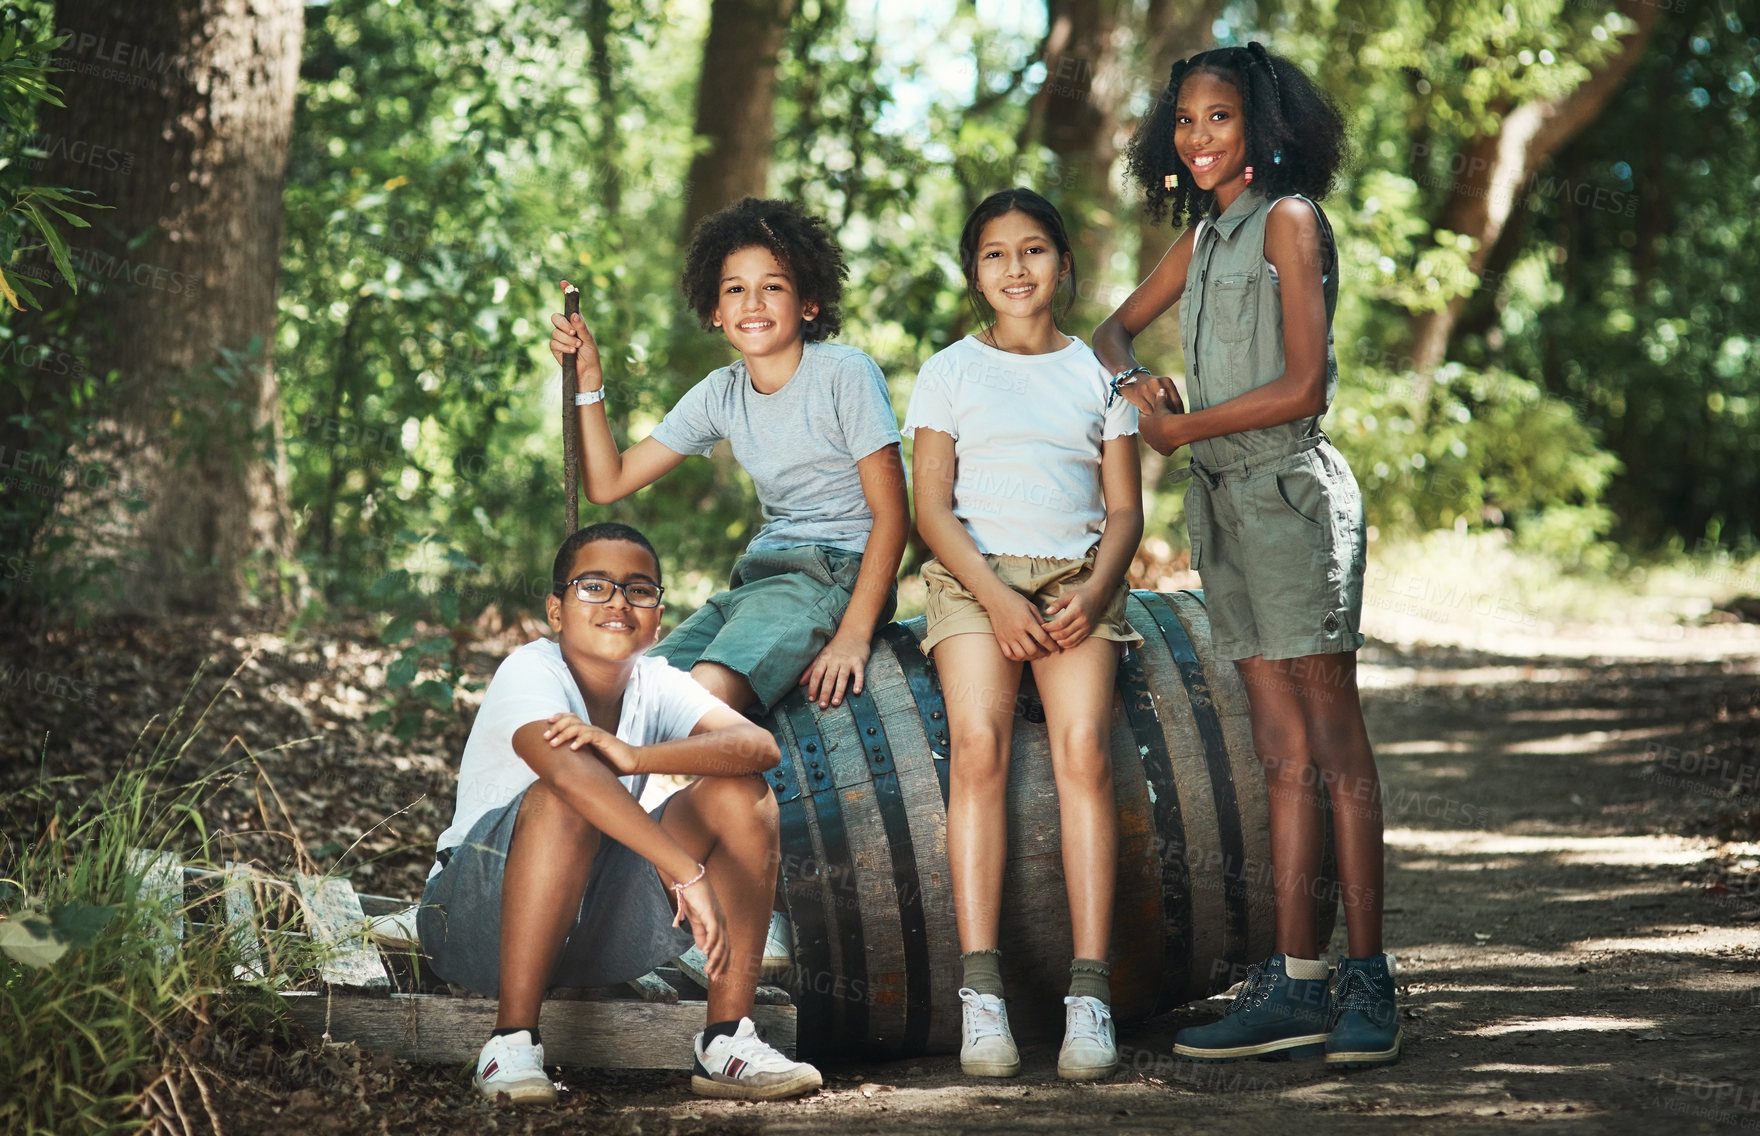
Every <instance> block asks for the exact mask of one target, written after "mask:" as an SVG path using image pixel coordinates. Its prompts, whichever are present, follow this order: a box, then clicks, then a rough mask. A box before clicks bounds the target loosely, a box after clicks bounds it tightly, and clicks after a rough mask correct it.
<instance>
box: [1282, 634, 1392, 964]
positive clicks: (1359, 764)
mask: <svg viewBox="0 0 1760 1136" xmlns="http://www.w3.org/2000/svg"><path fill="white" fill-rule="evenodd" d="M1277 665H1278V667H1279V668H1280V669H1281V670H1283V671H1284V672H1285V673H1286V674H1287V675H1288V676H1290V679H1291V682H1292V685H1293V686H1294V689H1295V692H1296V697H1297V699H1298V700H1299V701H1300V702H1301V708H1302V718H1303V721H1304V723H1305V724H1306V727H1307V735H1308V752H1309V754H1310V756H1311V758H1312V760H1313V762H1314V764H1315V765H1316V766H1317V767H1318V768H1319V771H1320V776H1319V778H1318V779H1317V784H1319V785H1323V786H1325V787H1326V788H1327V789H1328V791H1329V792H1330V793H1331V796H1332V809H1333V811H1332V831H1333V843H1334V846H1335V847H1336V848H1337V851H1338V882H1339V885H1340V887H1341V889H1342V890H1343V892H1344V922H1345V932H1346V935H1347V937H1348V939H1349V949H1350V957H1351V958H1369V957H1370V956H1372V955H1378V954H1380V953H1381V909H1382V904H1383V901H1384V898H1385V895H1384V892H1383V874H1384V870H1385V864H1384V861H1383V856H1384V848H1383V843H1382V819H1381V778H1380V775H1379V774H1378V773H1377V771H1376V769H1375V752H1374V750H1373V749H1372V748H1370V745H1369V731H1368V728H1367V727H1366V726H1365V725H1364V724H1363V706H1362V703H1361V701H1360V700H1359V698H1358V695H1357V655H1356V652H1354V651H1347V652H1341V653H1338V654H1331V655H1309V656H1307V657H1306V658H1301V659H1289V660H1287V661H1285V662H1282V663H1279V664H1277ZM1316 805H1318V801H1316Z"/></svg>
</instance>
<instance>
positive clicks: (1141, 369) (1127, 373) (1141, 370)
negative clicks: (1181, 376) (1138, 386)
mask: <svg viewBox="0 0 1760 1136" xmlns="http://www.w3.org/2000/svg"><path fill="white" fill-rule="evenodd" d="M1154 373H1155V372H1153V371H1151V370H1150V369H1149V368H1147V367H1145V366H1143V365H1142V364H1141V363H1138V364H1137V365H1136V366H1135V367H1130V368H1128V369H1126V370H1123V371H1120V372H1119V373H1118V374H1116V375H1114V376H1112V384H1111V386H1109V387H1108V388H1107V391H1106V409H1108V410H1111V409H1112V401H1113V400H1114V399H1116V398H1117V397H1118V388H1119V387H1121V386H1123V385H1124V383H1125V380H1127V379H1129V378H1130V377H1131V376H1132V375H1138V374H1142V375H1152V374H1154Z"/></svg>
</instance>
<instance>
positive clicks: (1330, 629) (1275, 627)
mask: <svg viewBox="0 0 1760 1136" xmlns="http://www.w3.org/2000/svg"><path fill="white" fill-rule="evenodd" d="M1186 525H1187V527H1188V528H1189V529H1190V531H1191V537H1192V567H1193V568H1195V569H1197V572H1198V576H1199V578H1200V579H1202V580H1203V582H1204V606H1205V608H1206V609H1207V610H1208V611H1209V614H1210V638H1211V641H1212V642H1213V643H1214V644H1215V648H1216V653H1217V655H1219V656H1220V657H1222V658H1224V659H1231V660H1239V659H1248V658H1252V657H1253V656H1255V655H1259V656H1263V657H1264V658H1267V659H1293V658H1299V657H1301V656H1303V655H1328V654H1337V653H1339V652H1341V651H1355V650H1356V649H1357V648H1359V647H1361V646H1362V645H1363V639H1364V637H1363V633H1362V632H1361V631H1360V630H1359V629H1358V628H1359V625H1360V624H1361V622H1362V617H1363V563H1364V552H1365V549H1364V538H1365V533H1364V525H1363V498H1362V494H1361V493H1360V492H1358V490H1357V481H1356V478H1355V477H1353V476H1352V475H1351V469H1350V466H1348V465H1346V464H1345V460H1344V458H1343V457H1342V456H1341V455H1340V454H1339V452H1338V451H1337V450H1335V449H1333V448H1332V444H1331V443H1330V442H1328V441H1326V440H1325V438H1324V437H1323V436H1322V437H1319V438H1312V439H1306V440H1304V442H1303V443H1301V444H1300V445H1298V446H1295V447H1291V448H1290V449H1289V450H1288V451H1286V452H1281V453H1279V452H1276V451H1272V452H1268V453H1265V454H1255V455H1253V456H1251V457H1248V458H1243V459H1241V460H1239V461H1236V462H1231V463H1230V464H1229V465H1226V466H1223V467H1222V468H1220V469H1216V470H1206V469H1198V468H1197V467H1194V469H1193V478H1192V485H1191V488H1189V489H1187V490H1186Z"/></svg>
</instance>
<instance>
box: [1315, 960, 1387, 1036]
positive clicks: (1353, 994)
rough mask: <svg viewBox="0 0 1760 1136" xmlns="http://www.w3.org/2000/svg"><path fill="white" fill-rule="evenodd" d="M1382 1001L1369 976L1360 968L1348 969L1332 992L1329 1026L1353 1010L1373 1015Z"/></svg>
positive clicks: (1335, 1023)
mask: <svg viewBox="0 0 1760 1136" xmlns="http://www.w3.org/2000/svg"><path fill="white" fill-rule="evenodd" d="M1380 1003H1381V996H1380V995H1379V994H1377V993H1376V992H1375V985H1374V983H1372V982H1370V981H1369V976H1368V975H1366V974H1364V973H1363V972H1362V971H1360V970H1347V971H1345V972H1344V976H1343V977H1342V978H1340V979H1339V980H1338V986H1337V987H1336V988H1335V989H1334V990H1333V992H1332V1014H1331V1016H1330V1017H1329V1018H1328V1019H1327V1022H1326V1025H1327V1028H1328V1029H1331V1028H1332V1027H1333V1026H1336V1025H1337V1024H1338V1019H1339V1018H1341V1017H1343V1016H1344V1015H1345V1014H1346V1013H1347V1012H1349V1011H1351V1010H1360V1011H1362V1012H1363V1013H1365V1014H1369V1015H1371V1016H1373V1015H1374V1014H1375V1011H1376V1008H1377V1007H1378V1006H1379V1005H1380Z"/></svg>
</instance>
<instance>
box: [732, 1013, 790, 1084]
mask: <svg viewBox="0 0 1760 1136" xmlns="http://www.w3.org/2000/svg"><path fill="white" fill-rule="evenodd" d="M752 1028H753V1031H754V1032H753V1033H751V1034H749V1035H747V1036H745V1037H741V1036H739V1035H738V1034H734V1035H732V1036H731V1037H728V1038H727V1039H726V1040H727V1044H728V1048H729V1049H731V1050H732V1051H733V1056H735V1057H738V1058H739V1059H740V1060H741V1061H744V1062H745V1063H746V1068H747V1069H750V1070H753V1071H755V1072H770V1073H773V1072H780V1071H782V1070H785V1069H792V1068H793V1067H794V1064H795V1063H794V1062H793V1061H790V1060H789V1059H788V1058H787V1057H786V1056H785V1055H783V1054H782V1053H780V1052H779V1051H777V1050H776V1049H774V1048H773V1047H772V1046H771V1045H770V1043H769V1042H767V1041H765V1040H764V1039H763V1038H762V1037H760V1036H758V1034H757V1033H756V1029H757V1025H756V1023H754V1024H753V1027H752Z"/></svg>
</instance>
